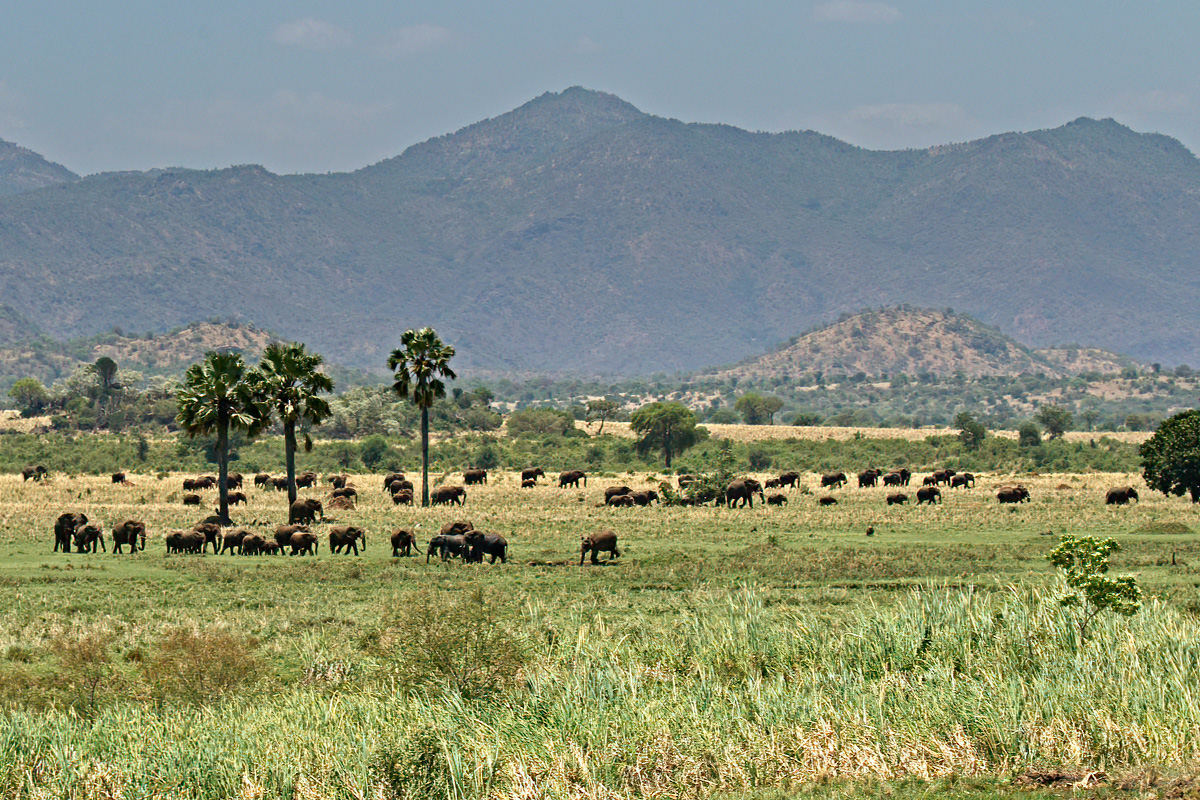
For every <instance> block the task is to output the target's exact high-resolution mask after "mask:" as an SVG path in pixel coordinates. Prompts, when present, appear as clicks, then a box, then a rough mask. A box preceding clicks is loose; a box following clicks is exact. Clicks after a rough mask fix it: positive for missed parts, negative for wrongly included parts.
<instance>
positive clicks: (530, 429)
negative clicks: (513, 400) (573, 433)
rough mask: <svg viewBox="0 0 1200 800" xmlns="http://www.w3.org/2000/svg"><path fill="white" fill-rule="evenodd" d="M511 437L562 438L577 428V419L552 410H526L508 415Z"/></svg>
mask: <svg viewBox="0 0 1200 800" xmlns="http://www.w3.org/2000/svg"><path fill="white" fill-rule="evenodd" d="M507 426H508V433H509V435H510V436H562V435H563V434H564V433H566V432H567V431H569V430H573V429H574V428H575V418H574V417H572V416H571V415H570V414H568V413H567V412H565V411H556V410H555V409H552V408H526V409H523V410H521V411H514V412H512V413H511V414H509V415H508V422H507Z"/></svg>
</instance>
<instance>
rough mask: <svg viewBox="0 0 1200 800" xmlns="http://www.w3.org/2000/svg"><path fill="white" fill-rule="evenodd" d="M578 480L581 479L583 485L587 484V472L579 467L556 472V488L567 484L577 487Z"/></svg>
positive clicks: (564, 486)
mask: <svg viewBox="0 0 1200 800" xmlns="http://www.w3.org/2000/svg"><path fill="white" fill-rule="evenodd" d="M580 481H583V485H584V487H586V486H587V473H586V472H584V471H583V470H581V469H572V470H568V471H567V472H560V473H558V488H560V489H563V488H566V487H567V486H570V487H572V488H574V489H578V488H579V482H580Z"/></svg>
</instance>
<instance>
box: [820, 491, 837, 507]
mask: <svg viewBox="0 0 1200 800" xmlns="http://www.w3.org/2000/svg"><path fill="white" fill-rule="evenodd" d="M817 504H818V505H822V506H836V505H837V504H838V501H837V498H836V497H834V496H833V495H831V494H827V495H823V496H821V497H819V498H817Z"/></svg>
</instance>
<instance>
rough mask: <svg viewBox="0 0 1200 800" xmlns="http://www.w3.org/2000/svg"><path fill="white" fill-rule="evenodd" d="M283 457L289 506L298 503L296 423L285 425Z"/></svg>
mask: <svg viewBox="0 0 1200 800" xmlns="http://www.w3.org/2000/svg"><path fill="white" fill-rule="evenodd" d="M283 457H284V460H285V461H286V462H287V479H288V504H289V505H290V504H292V503H294V502H296V423H295V422H294V421H288V422H285V423H284V425H283Z"/></svg>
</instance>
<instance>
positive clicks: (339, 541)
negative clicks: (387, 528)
mask: <svg viewBox="0 0 1200 800" xmlns="http://www.w3.org/2000/svg"><path fill="white" fill-rule="evenodd" d="M359 541H362V549H363V552H364V553H365V552H367V532H366V531H364V530H363V529H362V528H358V527H355V526H354V525H334V526H333V527H331V528H330V529H329V550H330V552H332V553H335V554H336V553H340V552H341V551H342V548H345V549H346V555H350V553H351V551H353V553H354V555H358V543H359Z"/></svg>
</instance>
